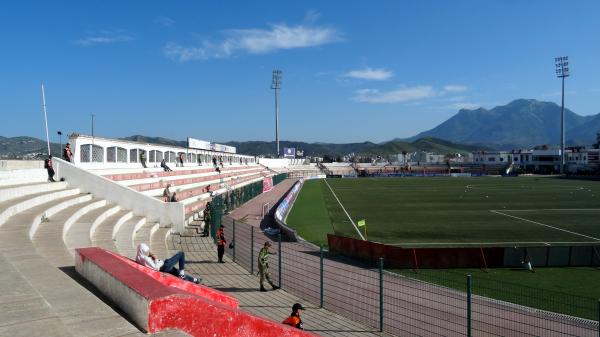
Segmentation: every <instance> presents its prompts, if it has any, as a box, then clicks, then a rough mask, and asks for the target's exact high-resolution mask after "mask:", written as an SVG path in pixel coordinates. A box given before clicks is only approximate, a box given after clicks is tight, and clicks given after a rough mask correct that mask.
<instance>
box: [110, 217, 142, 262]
mask: <svg viewBox="0 0 600 337" xmlns="http://www.w3.org/2000/svg"><path fill="white" fill-rule="evenodd" d="M145 223H146V218H145V217H141V216H134V217H132V218H131V219H129V220H127V221H125V222H124V223H123V224H122V225H121V226H119V228H118V230H117V232H116V233H115V236H114V240H115V245H116V246H117V251H118V252H119V254H121V255H123V256H127V257H129V258H135V255H136V247H135V246H134V243H133V236H134V235H135V232H136V231H137V230H138V229H139V228H141V227H142V226H143V225H144V224H145Z"/></svg>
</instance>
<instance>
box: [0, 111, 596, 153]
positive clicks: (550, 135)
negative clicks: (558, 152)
mask: <svg viewBox="0 0 600 337" xmlns="http://www.w3.org/2000/svg"><path fill="white" fill-rule="evenodd" d="M560 111H561V107H560V106H558V105H557V104H555V103H552V102H542V101H537V100H534V99H517V100H514V101H512V102H510V103H508V104H506V105H502V106H497V107H494V108H492V109H489V110H488V109H484V108H479V109H472V110H468V109H462V110H460V111H458V113H457V114H455V115H454V116H452V117H450V118H449V119H448V120H446V121H444V122H443V123H441V124H439V125H438V126H436V127H434V128H433V129H431V130H427V131H424V132H421V133H419V134H417V135H415V136H414V137H410V138H406V139H394V140H391V141H388V142H383V143H379V144H377V143H373V142H362V143H347V144H333V143H305V142H293V141H281V142H280V147H281V148H284V147H294V148H296V149H301V150H304V154H305V155H307V156H325V155H327V156H342V155H346V154H350V153H355V154H364V155H390V154H397V153H401V152H403V151H406V152H414V151H427V152H436V153H440V154H447V153H467V152H471V151H476V150H490V149H497V150H511V149H518V148H532V147H533V146H536V145H550V146H557V145H558V144H559V143H560ZM565 120H566V144H567V146H573V145H591V144H593V143H595V142H596V134H597V133H599V132H600V113H599V114H596V115H591V116H581V115H578V114H576V113H574V112H573V111H571V110H569V109H565ZM123 139H127V140H133V141H140V142H147V143H157V144H165V145H175V146H187V142H186V141H178V140H173V139H168V138H162V137H148V136H142V135H135V136H130V137H125V138H123ZM224 144H226V145H231V146H235V147H236V148H237V151H238V153H244V154H250V155H274V154H275V142H273V141H268V142H267V141H246V142H237V141H231V142H225V143H224ZM46 146H47V145H46V142H44V141H42V140H40V139H36V138H32V137H12V138H6V137H1V136H0V158H23V157H24V156H25V157H28V158H31V157H35V154H36V153H44V152H46V151H47V150H46ZM51 147H52V153H53V154H58V153H60V150H59V144H55V143H51Z"/></svg>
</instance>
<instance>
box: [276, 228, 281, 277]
mask: <svg viewBox="0 0 600 337" xmlns="http://www.w3.org/2000/svg"><path fill="white" fill-rule="evenodd" d="M277 239H278V241H279V247H278V252H277V257H278V259H279V263H278V265H279V273H278V274H279V283H278V284H277V285H278V286H279V288H281V232H279V236H278V238H277Z"/></svg>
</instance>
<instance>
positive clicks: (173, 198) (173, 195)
mask: <svg viewBox="0 0 600 337" xmlns="http://www.w3.org/2000/svg"><path fill="white" fill-rule="evenodd" d="M169 201H171V202H178V201H179V199H178V198H177V192H173V194H171V200H169Z"/></svg>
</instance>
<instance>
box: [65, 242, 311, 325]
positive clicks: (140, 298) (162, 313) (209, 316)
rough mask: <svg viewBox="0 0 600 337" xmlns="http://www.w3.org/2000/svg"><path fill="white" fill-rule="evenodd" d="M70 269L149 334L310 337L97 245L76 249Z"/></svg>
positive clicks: (223, 296) (211, 291)
mask: <svg viewBox="0 0 600 337" xmlns="http://www.w3.org/2000/svg"><path fill="white" fill-rule="evenodd" d="M75 268H76V270H77V272H78V273H79V274H81V275H82V276H83V277H84V278H86V279H87V280H88V281H90V282H91V283H92V284H93V285H94V286H96V287H97V288H98V289H99V290H100V291H101V292H102V293H103V294H104V295H106V296H107V297H108V298H109V299H110V300H111V301H113V302H114V303H115V304H117V305H118V306H119V307H120V308H121V309H122V310H123V311H124V312H125V313H126V314H127V315H128V316H129V317H130V318H131V319H132V320H133V321H134V322H135V323H136V324H137V325H138V326H139V327H141V328H142V329H143V330H144V331H145V332H148V333H156V332H159V331H163V330H168V329H177V330H181V331H183V332H186V333H188V334H190V335H193V336H232V337H233V336H240V337H254V336H266V337H270V336H272V337H276V336H290V337H291V336H294V337H295V336H298V337H300V336H315V335H313V334H310V333H307V332H305V331H302V330H298V329H294V328H292V327H289V326H286V325H283V324H280V323H277V322H273V321H270V320H266V319H263V318H259V317H256V316H253V315H250V314H248V313H246V312H243V311H241V310H239V308H238V301H237V300H236V299H235V298H233V297H231V296H229V295H227V294H225V293H222V292H220V291H217V290H214V289H211V288H209V287H205V286H202V285H196V284H193V283H190V282H186V281H183V280H181V279H179V278H177V277H175V276H172V275H169V274H165V273H161V272H158V271H155V270H152V269H150V268H147V267H144V266H141V265H139V264H137V263H136V262H134V261H132V260H130V259H128V258H125V257H123V256H120V255H118V254H115V253H112V252H110V251H107V250H104V249H102V248H99V247H90V248H79V249H77V250H76V255H75Z"/></svg>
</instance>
